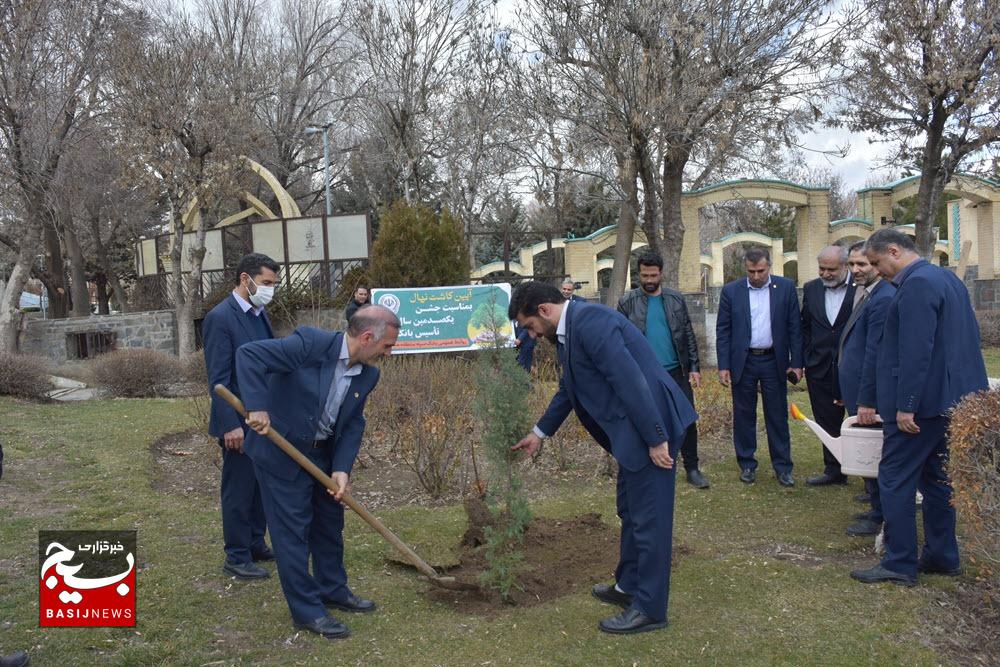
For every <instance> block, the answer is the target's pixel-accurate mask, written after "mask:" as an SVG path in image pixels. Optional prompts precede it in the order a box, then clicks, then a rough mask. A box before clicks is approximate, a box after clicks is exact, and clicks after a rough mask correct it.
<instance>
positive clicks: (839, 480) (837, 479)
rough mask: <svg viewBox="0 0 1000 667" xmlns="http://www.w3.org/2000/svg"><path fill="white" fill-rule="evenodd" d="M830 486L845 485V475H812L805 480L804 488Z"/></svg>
mask: <svg viewBox="0 0 1000 667" xmlns="http://www.w3.org/2000/svg"><path fill="white" fill-rule="evenodd" d="M831 484H847V475H831V474H830V473H828V472H825V473H823V474H822V475H813V476H812V477H810V478H809V479H807V480H806V486H830V485H831Z"/></svg>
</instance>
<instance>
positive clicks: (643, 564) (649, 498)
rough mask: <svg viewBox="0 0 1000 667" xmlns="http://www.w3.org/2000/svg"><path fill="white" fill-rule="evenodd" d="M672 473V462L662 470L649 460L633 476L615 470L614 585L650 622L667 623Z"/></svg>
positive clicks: (672, 498) (672, 521)
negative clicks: (617, 536)
mask: <svg viewBox="0 0 1000 667" xmlns="http://www.w3.org/2000/svg"><path fill="white" fill-rule="evenodd" d="M672 455H673V456H674V458H675V459H676V458H677V455H676V452H674V453H673V454H672ZM676 471H677V466H676V464H675V465H674V467H673V468H671V469H670V470H667V469H665V468H660V467H657V466H655V465H653V464H652V462H650V464H649V465H648V466H646V467H645V468H643V469H642V470H639V471H637V472H631V471H629V470H626V469H625V468H623V467H621V466H619V467H618V488H617V498H616V500H617V505H618V517H619V518H620V519H621V522H622V533H621V545H620V556H619V561H618V569H617V570H616V572H615V581H616V582H617V583H618V587H619V588H621V589H622V590H623V591H625V592H626V593H628V594H629V595H631V596H632V606H633V607H635V608H636V609H638V610H639V611H641V612H642V613H644V614H646V616H649V617H650V618H652V619H653V620H655V621H664V620H666V619H667V599H668V597H669V594H670V557H671V553H672V549H673V545H672V540H673V531H674V482H675V480H676Z"/></svg>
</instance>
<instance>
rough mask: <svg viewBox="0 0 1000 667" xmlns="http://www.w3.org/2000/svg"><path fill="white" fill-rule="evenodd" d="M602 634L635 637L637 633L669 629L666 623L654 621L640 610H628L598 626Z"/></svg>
mask: <svg viewBox="0 0 1000 667" xmlns="http://www.w3.org/2000/svg"><path fill="white" fill-rule="evenodd" d="M597 627H598V628H599V629H600V630H601V632H610V633H611V634H613V635H634V634H636V633H637V632H649V631H650V630H659V629H660V628H665V627H667V622H666V621H654V620H653V619H651V618H650V617H649V616H646V615H645V614H644V613H642V612H641V611H639V610H638V609H632V608H630V609H626V610H625V611H623V612H622V613H620V614H617V615H615V616H612V617H611V618H606V619H604V620H603V621H601V622H600V623H598V624H597Z"/></svg>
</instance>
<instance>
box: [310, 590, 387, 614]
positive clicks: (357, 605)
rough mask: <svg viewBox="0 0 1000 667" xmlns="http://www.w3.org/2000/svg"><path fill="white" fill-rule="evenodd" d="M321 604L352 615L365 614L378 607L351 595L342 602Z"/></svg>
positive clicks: (326, 601)
mask: <svg viewBox="0 0 1000 667" xmlns="http://www.w3.org/2000/svg"><path fill="white" fill-rule="evenodd" d="M323 604H324V605H326V606H327V607H332V608H333V609H339V610H341V611H349V612H351V613H352V614H367V613H369V612H372V611H375V610H376V609H378V605H377V604H375V603H374V602H372V601H371V600H366V599H364V598H359V597H358V596H357V595H355V594H353V593H351V594H350V595H348V596H347V597H346V598H345V599H343V600H323Z"/></svg>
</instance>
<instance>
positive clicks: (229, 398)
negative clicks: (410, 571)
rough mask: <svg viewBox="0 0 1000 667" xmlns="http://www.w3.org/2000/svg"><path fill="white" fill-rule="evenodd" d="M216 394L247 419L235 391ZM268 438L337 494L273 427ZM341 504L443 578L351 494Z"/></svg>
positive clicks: (418, 564) (328, 480)
mask: <svg viewBox="0 0 1000 667" xmlns="http://www.w3.org/2000/svg"><path fill="white" fill-rule="evenodd" d="M215 393H216V394H217V395H218V396H219V397H220V398H222V399H223V400H224V401H226V403H229V405H231V406H233V409H234V410H236V412H238V413H240V414H241V415H243V418H244V419H246V417H247V411H246V408H244V407H243V402H242V401H240V399H238V398H237V397H236V395H235V394H233V392H231V391H229V389H227V388H226V387H224V386H223V385H221V384H217V385H215ZM267 437H268V438H270V439H271V442H273V443H274V444H276V445H277V446H278V447H280V448H281V451H283V452H285V453H286V454H288V455H289V456H291V457H292V458H293V459H295V462H296V463H298V464H299V465H300V466H302V467H303V468H304V469H305V471H306V472H308V473H309V474H310V475H312V476H313V477H315V478H316V479H317V480H319V482H320V483H321V484H322V485H323V486H325V487H326V488H328V489H330V490H331V491H337V490H338V489H339V488H340V487H339V486H337V483H336V482H334V481H333V479H332V478H331V477H330V476H329V475H327V474H326V473H325V472H323V471H322V470H320V469H319V467H318V466H317V465H316V464H315V463H313V462H312V461H310V460H309V459H308V458H306V456H305V455H304V454H303V453H302V452H300V451H299V450H298V449H296V448H295V445H293V444H292V443H290V442H288V440H286V439H285V437H284V436H283V435H281V434H280V433H278V432H276V431H275V430H274V429H273V428H271V427H270V426H268V427H267ZM341 502H342V503H344V504H345V505H347V506H348V507H350V508H351V509H352V510H354V513H355V514H357V515H358V516H360V517H361V518H362V519H364V520H365V522H366V523H367V524H368V525H369V526H371V527H372V528H374V529H375V530H377V531H378V533H379V534H380V535H381V536H382V537H384V538H385V539H386V540H387V541H388V542H389V544H391V545H392V546H394V547H396V549H397V550H398V551H399V552H400V553H401V554H403V556H405V557H406V560H408V561H410V563H412V564H413V567H415V568H417V570H419V571H420V572H421V573H422V574H424V575H426V576H427V577H429V578H431V579H438V578H440V575H439V574H438V573H437V572H436V571H435V570H434V568H433V567H431V566H430V565H428V564H427V563H426V562H424V560H423V559H422V558H421V557H420V556H418V555H417V554H416V552H415V551H413V549H411V548H410V547H408V546H406V543H405V542H403V540H401V539H399V538H398V537H396V534H395V533H393V532H392V531H391V530H389V529H388V528H386V527H385V526H384V525H383V524H382V522H381V521H379V520H378V519H376V518H375V516H374V515H373V514H372V513H371V512H369V511H368V510H366V509H365V508H364V507H362V506H361V504H360V503H358V501H357V500H355V499H354V498H353V497H352V496H351V494H350V493H348V492H346V491H345V492H344V495H343V496H342V497H341ZM278 557H279V558H280V557H281V556H280V555H279V556H278Z"/></svg>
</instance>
